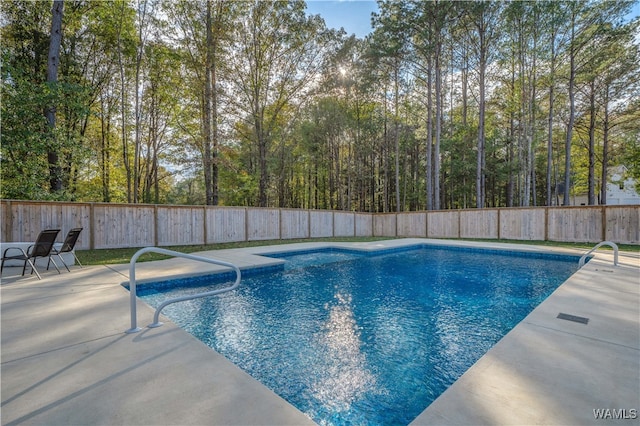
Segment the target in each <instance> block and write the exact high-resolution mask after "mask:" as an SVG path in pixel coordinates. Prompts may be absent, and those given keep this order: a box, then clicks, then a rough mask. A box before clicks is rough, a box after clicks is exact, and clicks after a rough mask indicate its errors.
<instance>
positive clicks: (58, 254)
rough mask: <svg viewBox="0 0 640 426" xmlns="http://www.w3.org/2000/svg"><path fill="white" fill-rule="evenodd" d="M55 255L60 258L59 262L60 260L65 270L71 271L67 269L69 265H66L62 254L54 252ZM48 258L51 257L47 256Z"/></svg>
mask: <svg viewBox="0 0 640 426" xmlns="http://www.w3.org/2000/svg"><path fill="white" fill-rule="evenodd" d="M56 256H58V258H59V259H60V262H62V264H63V265H64V267H65V268H67V272H71V269H69V266H68V265H67V262H65V261H64V259H63V258H62V256H60V253H56ZM49 259H51V258H49Z"/></svg>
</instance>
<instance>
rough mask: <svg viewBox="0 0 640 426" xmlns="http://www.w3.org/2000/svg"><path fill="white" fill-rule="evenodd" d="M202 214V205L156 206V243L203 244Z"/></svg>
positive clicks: (162, 244) (166, 244)
mask: <svg viewBox="0 0 640 426" xmlns="http://www.w3.org/2000/svg"><path fill="white" fill-rule="evenodd" d="M204 215H205V214H204V209H203V208H202V207H186V206H185V207H182V206H180V207H169V206H158V212H157V218H158V221H157V225H156V226H157V235H158V245H159V246H179V245H197V244H204V237H205V235H204Z"/></svg>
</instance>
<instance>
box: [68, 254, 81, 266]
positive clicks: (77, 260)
mask: <svg viewBox="0 0 640 426" xmlns="http://www.w3.org/2000/svg"><path fill="white" fill-rule="evenodd" d="M70 253H71V254H72V255H73V257H74V258H75V259H76V262H78V265H80V267H81V268H84V266H82V263H80V260H79V259H78V256H76V254H75V253H74V252H73V251H71V252H70Z"/></svg>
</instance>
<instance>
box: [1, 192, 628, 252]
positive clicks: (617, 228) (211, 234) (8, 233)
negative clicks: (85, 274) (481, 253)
mask: <svg viewBox="0 0 640 426" xmlns="http://www.w3.org/2000/svg"><path fill="white" fill-rule="evenodd" d="M0 220H1V221H2V224H1V226H0V230H1V232H2V235H1V236H0V237H1V240H2V241H3V242H11V241H16V242H17V241H34V240H35V238H36V237H37V235H38V233H39V232H40V231H41V230H42V229H45V228H60V229H61V230H62V232H61V235H60V237H59V241H62V239H63V238H64V235H65V234H66V232H67V231H68V230H69V229H71V228H74V227H82V228H83V229H84V231H83V233H82V234H80V241H79V242H78V245H77V247H78V248H79V249H88V248H91V246H92V245H93V248H119V247H143V246H149V245H187V244H189V245H190V244H203V243H219V242H235V241H248V240H269V239H280V238H282V239H289V238H307V237H311V238H317V237H332V236H336V237H351V236H354V235H355V236H359V237H371V236H385V237H387V236H388V237H395V236H396V235H397V236H398V237H425V236H426V237H428V238H459V237H462V238H497V237H500V238H505V239H518V240H544V239H545V238H546V239H548V240H550V241H567V242H599V241H601V240H603V239H608V240H610V241H614V242H616V243H628V244H639V243H640V206H620V205H616V206H581V207H577V206H576V207H531V208H509V209H479V210H463V211H454V210H449V211H442V210H441V211H429V212H405V213H398V214H395V213H386V214H371V213H353V212H337V211H336V212H332V211H321V210H311V211H307V210H295V209H286V210H280V209H264V208H243V207H202V206H167V205H143V204H135V205H127V204H105V203H62V202H44V201H43V202H40V201H22V200H1V201H0ZM545 226H546V228H545ZM425 229H426V232H425ZM498 230H499V233H498ZM205 233H206V238H205V237H204V236H205ZM396 233H397V234H396Z"/></svg>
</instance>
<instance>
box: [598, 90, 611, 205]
mask: <svg viewBox="0 0 640 426" xmlns="http://www.w3.org/2000/svg"><path fill="white" fill-rule="evenodd" d="M602 127H603V135H602V182H601V188H600V204H602V205H606V204H607V177H608V176H607V175H608V174H609V87H606V91H605V99H604V123H603V125H602Z"/></svg>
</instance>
